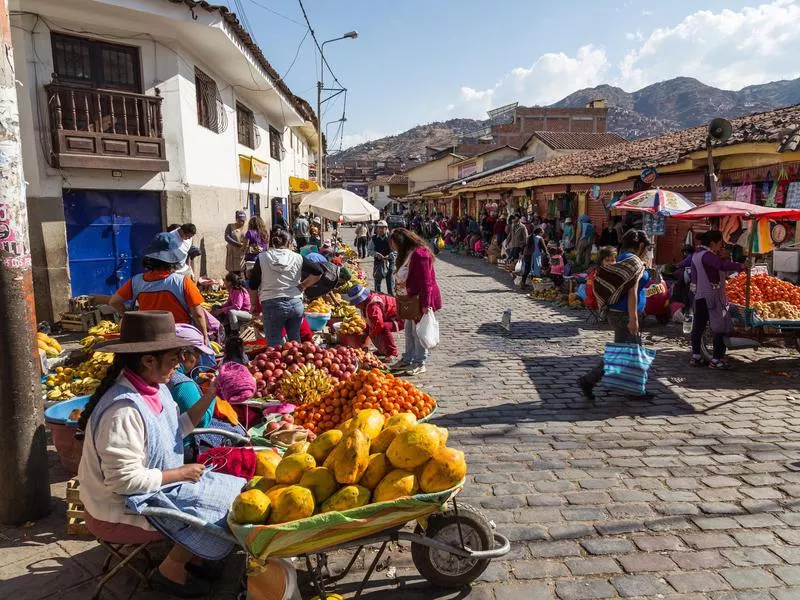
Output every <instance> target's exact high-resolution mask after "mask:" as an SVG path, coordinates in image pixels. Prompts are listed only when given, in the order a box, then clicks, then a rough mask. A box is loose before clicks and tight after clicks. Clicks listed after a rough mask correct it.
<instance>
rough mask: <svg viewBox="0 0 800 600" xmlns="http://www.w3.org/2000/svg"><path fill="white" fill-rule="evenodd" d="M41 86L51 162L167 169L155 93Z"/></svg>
mask: <svg viewBox="0 0 800 600" xmlns="http://www.w3.org/2000/svg"><path fill="white" fill-rule="evenodd" d="M45 90H46V92H47V102H48V107H49V112H50V127H51V130H52V135H53V154H52V157H53V166H55V167H60V168H67V167H84V168H90V169H119V170H131V171H167V170H169V163H168V162H167V159H166V152H165V150H166V148H165V144H164V139H163V137H162V131H163V126H164V124H163V119H162V116H161V101H162V98H161V97H160V96H158V95H156V96H145V95H144V94H132V93H129V92H120V91H116V90H103V89H87V88H83V87H79V86H72V85H66V84H60V83H58V84H57V83H53V84H50V85H47V86H45ZM156 93H158V92H156Z"/></svg>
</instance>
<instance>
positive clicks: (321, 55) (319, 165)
mask: <svg viewBox="0 0 800 600" xmlns="http://www.w3.org/2000/svg"><path fill="white" fill-rule="evenodd" d="M357 37H358V32H357V31H348V32H347V33H345V34H344V35H342V36H340V37H337V38H333V39H331V40H325V41H324V42H322V45H321V46H320V47H319V81H317V129H318V131H317V143H318V145H319V159H318V160H317V182H318V183H319V184H320V185H322V161H323V159H324V157H325V150H323V148H322V126H321V123H322V90H323V87H324V84H323V80H324V78H325V44H330V43H331V42H338V41H339V40H345V39H350V40H354V39H356V38H357Z"/></svg>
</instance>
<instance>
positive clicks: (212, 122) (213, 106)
mask: <svg viewBox="0 0 800 600" xmlns="http://www.w3.org/2000/svg"><path fill="white" fill-rule="evenodd" d="M194 88H195V96H196V99H197V123H198V124H199V125H201V126H203V127H205V128H206V129H210V130H211V131H213V132H214V133H222V132H223V131H225V130H226V129H227V127H228V123H227V116H226V114H225V107H224V106H223V105H222V96H220V93H219V88H217V82H216V81H214V80H213V79H212V78H211V77H209V76H208V75H206V74H205V73H203V72H202V71H201V70H200V69H198V68H197V67H195V68H194Z"/></svg>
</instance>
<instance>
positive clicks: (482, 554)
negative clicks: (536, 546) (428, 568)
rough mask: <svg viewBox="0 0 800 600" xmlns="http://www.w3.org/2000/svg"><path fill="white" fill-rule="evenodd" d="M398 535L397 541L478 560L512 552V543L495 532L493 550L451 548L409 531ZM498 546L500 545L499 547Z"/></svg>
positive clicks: (399, 532)
mask: <svg viewBox="0 0 800 600" xmlns="http://www.w3.org/2000/svg"><path fill="white" fill-rule="evenodd" d="M396 535H397V539H400V540H405V541H408V542H414V543H415V544H420V545H422V546H429V547H431V548H436V549H437V550H442V551H444V552H449V553H450V554H455V555H456V556H461V557H464V558H474V559H477V560H482V559H485V558H500V557H501V556H505V555H506V554H508V553H509V552H510V551H511V542H510V541H509V539H508V538H507V537H506V536H504V535H502V534H500V533H497V532H494V541H495V544H496V545H495V547H494V548H492V549H491V550H470V549H464V548H459V547H458V546H451V545H450V544H445V543H444V542H440V541H439V540H437V539H434V538H429V537H426V536H424V535H419V534H416V533H409V532H407V531H398V532H397V534H396ZM497 544H499V546H498V545H497Z"/></svg>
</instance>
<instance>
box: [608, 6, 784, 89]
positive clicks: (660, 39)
mask: <svg viewBox="0 0 800 600" xmlns="http://www.w3.org/2000/svg"><path fill="white" fill-rule="evenodd" d="M798 42H800V5H798V3H797V2H796V0H773V1H772V2H770V3H764V4H761V5H759V6H755V7H745V8H742V9H741V10H739V11H734V10H729V9H724V10H722V11H720V12H717V13H714V12H711V11H708V10H700V11H697V12H695V13H692V14H690V15H688V16H687V17H686V18H684V19H683V20H682V21H681V22H680V23H678V24H677V25H675V26H674V27H661V28H658V29H655V30H654V31H653V32H652V33H651V34H650V35H649V36H647V38H646V39H645V40H644V41H643V43H642V45H641V46H640V47H639V48H637V49H635V50H631V51H630V52H628V53H627V54H626V55H625V57H624V58H623V59H622V61H621V62H620V64H619V79H618V82H619V83H620V84H621V85H622V87H624V88H625V89H638V88H640V87H642V86H644V85H648V84H650V83H654V82H656V81H661V80H664V79H669V78H672V77H677V76H687V77H696V78H697V79H699V80H701V81H703V82H704V83H707V84H709V85H714V86H717V87H722V88H725V89H740V88H742V87H745V86H747V85H752V84H756V83H764V82H767V81H773V80H775V79H790V78H795V77H798V76H800V62H798V61H797V60H796V58H795V54H794V52H793V48H794V47H795V46H796V45H797V43H798Z"/></svg>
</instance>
